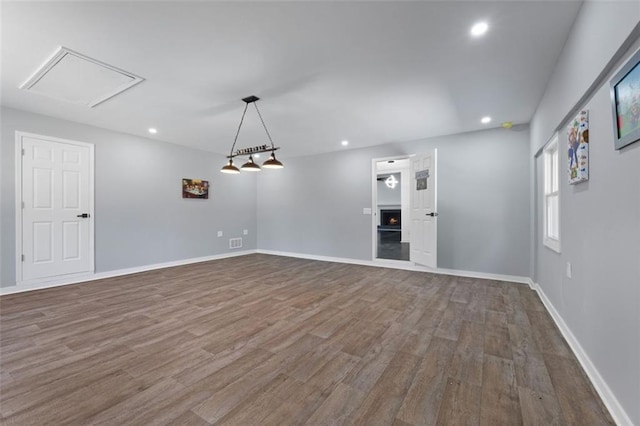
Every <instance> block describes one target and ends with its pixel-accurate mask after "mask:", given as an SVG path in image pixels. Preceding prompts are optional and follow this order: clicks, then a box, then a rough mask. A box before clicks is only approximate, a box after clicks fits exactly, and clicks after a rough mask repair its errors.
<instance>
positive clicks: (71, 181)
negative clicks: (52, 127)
mask: <svg viewBox="0 0 640 426" xmlns="http://www.w3.org/2000/svg"><path fill="white" fill-rule="evenodd" d="M18 149H19V150H20V151H18V152H19V154H21V158H20V160H21V161H20V165H19V166H20V169H21V180H20V182H21V188H20V194H19V202H20V204H21V207H22V208H21V209H20V210H19V211H20V213H21V214H20V217H19V221H20V223H21V226H20V229H19V232H20V235H19V238H18V246H19V248H21V250H22V253H21V254H19V259H18V263H19V265H20V266H21V267H20V268H19V269H18V272H19V274H18V280H19V281H34V280H43V279H50V278H52V277H58V276H61V275H69V274H81V273H91V272H93V264H94V261H93V225H92V221H93V217H92V213H93V164H92V163H93V161H92V160H93V146H92V145H89V144H83V143H81V142H71V141H63V140H60V139H56V138H48V137H41V136H36V135H26V134H18Z"/></svg>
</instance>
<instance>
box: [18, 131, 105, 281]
mask: <svg viewBox="0 0 640 426" xmlns="http://www.w3.org/2000/svg"><path fill="white" fill-rule="evenodd" d="M24 137H29V138H37V139H44V140H49V141H52V142H58V143H65V144H69V145H76V146H82V147H85V148H89V167H90V170H89V214H90V215H91V216H90V217H91V218H94V217H95V215H94V207H95V200H94V185H95V182H94V174H95V154H94V152H95V147H94V145H93V144H91V143H87V142H79V141H73V140H69V139H62V138H56V137H53V136H46V135H38V134H35V133H27V132H21V131H16V144H15V169H16V171H15V183H16V185H15V193H16V204H15V211H16V254H15V256H16V285H17V286H20V285H28V286H32V285H35V284H39V283H45V282H50V281H57V280H59V279H60V278H59V277H46V278H38V279H35V280H28V281H24V280H23V279H22V277H23V274H22V263H23V262H22V254H23V252H22V201H23V200H22V138H24ZM94 236H95V221H94V220H92V221H91V222H90V223H89V272H88V273H87V272H81V273H77V274H66V275H64V277H65V279H68V278H79V277H84V276H87V277H88V276H92V275H94V272H95V241H94V240H95V238H94Z"/></svg>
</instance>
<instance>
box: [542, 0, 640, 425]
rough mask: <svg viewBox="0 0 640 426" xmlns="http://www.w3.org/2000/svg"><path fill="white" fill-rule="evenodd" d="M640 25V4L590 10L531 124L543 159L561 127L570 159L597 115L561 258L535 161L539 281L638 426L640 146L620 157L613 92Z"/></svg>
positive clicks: (567, 201) (566, 210)
mask: <svg viewBox="0 0 640 426" xmlns="http://www.w3.org/2000/svg"><path fill="white" fill-rule="evenodd" d="M639 21H640V3H637V2H629V3H624V4H620V3H609V2H606V3H590V2H587V3H585V4H584V5H583V8H582V10H581V13H580V15H579V16H578V18H577V21H576V24H575V26H574V29H573V31H572V33H571V36H570V38H569V41H568V42H567V44H566V46H565V50H564V51H563V53H562V58H563V59H562V60H561V61H559V63H558V66H557V68H556V70H555V71H554V75H553V77H552V80H551V82H550V84H549V88H548V90H547V92H546V94H545V96H544V99H543V102H542V103H541V104H540V107H539V109H538V111H537V113H536V115H535V117H534V119H533V121H532V124H531V154H532V157H533V154H534V153H535V152H536V151H537V150H538V148H539V147H540V146H542V145H543V144H544V143H545V142H546V140H548V139H549V138H550V137H551V135H552V134H553V132H554V130H555V128H557V127H559V128H560V139H559V143H560V147H561V149H562V150H564V147H565V144H566V139H565V131H564V129H565V126H566V124H567V123H566V120H565V117H566V116H567V115H568V114H571V115H573V111H574V110H575V109H577V108H586V109H588V110H589V121H590V123H589V139H590V143H589V162H590V179H589V181H587V182H585V183H581V184H578V185H575V186H572V185H569V184H568V183H567V176H566V167H562V168H561V171H562V172H563V173H562V175H561V187H560V238H561V242H560V243H561V253H560V254H558V253H556V252H553V251H551V250H549V249H548V248H546V247H545V246H544V245H542V243H541V241H542V235H541V231H540V230H541V229H542V220H543V213H542V205H543V204H542V197H541V184H542V181H541V176H542V173H541V171H542V160H541V159H540V158H538V159H536V160H532V161H533V162H534V164H535V166H536V173H535V175H534V176H535V177H536V185H535V186H536V188H537V191H536V192H537V194H536V195H537V200H536V204H537V208H536V218H535V221H536V222H535V223H536V224H537V227H536V228H537V230H538V231H537V233H536V235H535V240H534V243H535V259H536V261H535V271H534V276H535V280H536V281H537V283H538V284H539V285H540V287H541V288H542V290H543V291H544V293H545V294H546V295H547V297H548V298H549V300H550V301H551V303H552V304H553V306H554V307H555V308H556V310H557V311H558V313H559V314H560V315H561V316H562V318H563V319H564V321H565V322H566V324H567V326H568V327H569V328H570V330H571V332H572V333H573V335H574V336H575V337H576V339H577V340H578V341H579V343H580V345H581V346H582V348H583V349H584V351H585V352H586V354H587V356H588V357H589V359H590V360H591V361H592V363H593V364H594V366H595V368H596V369H597V370H598V372H599V374H600V375H601V376H602V378H603V379H604V381H605V382H606V383H607V385H608V387H609V388H610V389H611V391H612V392H613V394H614V395H615V397H616V399H617V400H618V402H619V403H620V404H621V405H622V407H623V409H624V410H625V411H626V413H627V415H628V416H629V417H630V419H631V421H632V422H633V424H640V405H639V404H638V402H639V401H640V362H638V360H640V266H639V265H640V167H638V164H640V143H635V144H633V145H631V146H628V147H627V148H625V149H623V150H621V151H616V150H615V149H614V145H613V144H614V142H613V118H612V114H611V104H610V97H609V83H608V82H609V79H610V78H611V76H612V74H613V73H614V72H615V70H616V69H617V68H619V66H621V65H622V64H623V63H624V60H625V59H627V58H628V57H629V56H630V54H631V52H632V51H633V50H635V49H637V48H640V42H637V34H638V33H637V32H636V33H635V34H634V35H633V36H632V37H631V38H630V40H636V42H635V45H634V46H633V47H632V49H631V50H629V51H626V52H625V51H624V50H623V51H622V52H623V53H624V59H623V60H621V61H618V62H617V63H614V64H612V65H613V67H610V68H612V69H609V68H606V67H607V64H608V63H609V61H610V60H611V58H613V57H614V56H615V55H616V50H618V49H619V47H620V46H621V45H623V43H624V41H625V37H628V36H629V34H630V33H631V32H632V30H633V29H634V27H635V26H637V25H638V22H639ZM636 31H637V28H636ZM585 46H586V47H585ZM585 52H588V54H585ZM576 69H579V70H580V72H579V73H576V72H575V70H576ZM607 70H609V71H608V72H607ZM603 72H604V74H602V73H603ZM601 74H602V77H603V78H602V79H597V77H598V76H599V75H601ZM576 75H578V78H577V79H576V78H574V77H575V76H576ZM598 81H599V82H598ZM594 83H595V84H594ZM590 87H592V89H589V88H590ZM562 158H564V156H563V157H562ZM567 262H570V263H571V264H572V267H573V268H572V269H573V273H572V278H571V279H570V278H567V277H566V274H565V268H566V263H567Z"/></svg>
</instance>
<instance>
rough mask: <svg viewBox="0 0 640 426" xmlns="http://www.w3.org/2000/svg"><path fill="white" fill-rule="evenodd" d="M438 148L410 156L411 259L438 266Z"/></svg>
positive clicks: (426, 264) (422, 263) (425, 264)
mask: <svg viewBox="0 0 640 426" xmlns="http://www.w3.org/2000/svg"><path fill="white" fill-rule="evenodd" d="M436 176H437V174H436V150H435V149H434V150H432V151H431V152H428V153H426V154H419V155H416V156H414V157H411V175H410V178H411V251H410V260H411V262H415V263H418V264H420V265H424V266H428V267H430V268H433V269H435V268H436V267H437V263H438V261H437V252H438V227H437V223H438V219H437V216H438V213H437V212H438V210H437V186H436V185H437V179H436Z"/></svg>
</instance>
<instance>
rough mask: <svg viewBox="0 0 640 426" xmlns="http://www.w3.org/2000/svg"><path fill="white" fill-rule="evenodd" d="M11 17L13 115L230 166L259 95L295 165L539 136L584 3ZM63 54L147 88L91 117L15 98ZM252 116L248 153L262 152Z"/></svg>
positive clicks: (37, 6) (270, 6)
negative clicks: (402, 148) (472, 134)
mask: <svg viewBox="0 0 640 426" xmlns="http://www.w3.org/2000/svg"><path fill="white" fill-rule="evenodd" d="M1 6H2V10H1V12H2V22H1V23H2V33H1V35H2V58H1V59H2V70H1V71H2V75H1V78H2V92H1V93H2V97H1V102H2V105H4V106H9V107H13V108H18V109H22V110H27V111H33V112H37V113H41V114H45V115H49V116H53V117H59V118H62V119H67V120H72V121H77V122H81V123H87V124H91V125H94V126H99V127H104V128H108V129H113V130H116V131H120V132H125V133H131V134H135V135H140V136H144V137H151V138H153V139H158V140H164V141H168V142H173V143H177V144H183V145H187V146H191V147H196V148H200V149H204V150H209V151H213V152H217V153H223V154H226V153H228V151H229V149H230V146H231V143H232V141H233V136H234V134H235V131H236V129H237V126H238V122H239V121H240V116H241V114H242V109H243V108H244V103H243V102H242V101H241V100H240V99H241V98H243V97H246V96H248V95H257V96H259V97H261V98H262V100H261V101H259V103H258V106H259V107H260V110H261V112H262V115H263V117H264V119H265V122H266V124H267V126H268V128H269V131H270V132H271V134H272V136H273V138H274V141H275V142H276V145H279V146H281V147H282V150H281V151H280V156H281V157H285V158H286V157H290V156H297V155H305V154H315V153H321V152H328V151H335V150H341V149H345V148H344V147H342V146H341V144H340V142H341V141H342V140H344V139H346V140H349V142H350V144H349V148H353V147H356V148H359V147H364V146H371V145H378V144H383V143H388V142H399V141H406V140H415V139H420V138H425V137H430V136H436V135H444V134H452V133H460V132H466V131H473V130H478V129H482V128H486V127H495V126H499V125H500V123H501V122H502V121H513V122H514V123H527V122H529V121H530V120H531V117H532V116H533V113H534V111H535V108H536V106H537V104H538V102H539V100H540V98H541V96H542V94H543V91H544V89H545V86H546V82H547V80H548V78H549V76H550V73H551V71H552V69H553V66H554V64H555V62H556V60H557V58H558V55H559V52H560V50H561V48H562V46H563V44H564V42H565V39H566V37H567V35H568V33H569V30H570V27H571V25H572V23H573V20H574V18H575V16H576V14H577V13H578V10H579V8H580V2H577V1H570V2H560V1H534V2H527V1H512V2H507V1H499V2H485V1H471V2H461V1H446V2H445V1H442V2H392V1H388V2H224V3H223V2H137V1H134V2H82V3H81V2H78V3H73V2H55V1H52V2H44V3H34V2H3V3H2V5H1ZM479 20H486V21H487V22H488V23H489V24H490V29H489V32H488V33H487V34H486V36H484V37H482V38H479V39H474V38H472V37H470V35H469V29H470V27H471V25H472V24H473V23H475V22H477V21H479ZM59 46H65V47H67V48H69V49H72V50H75V51H77V52H79V53H82V54H85V55H88V56H90V57H92V58H95V59H97V60H99V61H103V62H106V63H107V64H110V65H112V66H115V67H118V68H121V69H123V70H125V71H128V72H131V73H133V74H136V75H139V76H141V77H143V78H145V79H146V80H145V81H144V82H143V83H141V84H138V85H137V86H135V87H133V88H132V89H130V90H128V91H126V92H124V93H122V94H120V95H117V96H116V97H114V98H112V99H110V100H108V101H106V102H104V103H102V104H100V105H98V106H97V107H95V108H87V107H85V106H80V105H75V104H72V103H67V102H64V101H61V100H56V99H52V98H48V97H45V96H42V95H38V94H35V93H29V92H26V91H24V90H20V89H18V86H20V85H21V84H22V83H23V82H24V81H25V80H27V78H29V76H31V74H32V73H33V72H34V71H35V70H36V69H37V68H38V67H39V66H40V65H42V63H44V62H45V61H46V60H47V58H48V57H49V56H50V55H52V54H53V53H54V52H55V51H56V49H57V48H58V47H59ZM585 53H588V49H587V50H586V51H585ZM247 114H248V115H247V118H246V119H245V126H243V129H242V132H241V134H240V138H239V142H238V147H245V146H254V145H262V144H264V143H267V140H266V136H265V135H264V132H263V130H262V129H261V128H260V127H259V119H258V117H257V116H256V114H255V111H254V110H249V111H248V113H247ZM485 115H490V116H491V117H493V121H492V123H490V124H489V125H488V126H487V125H483V124H481V123H480V119H481V118H482V117H483V116H485ZM149 127H156V128H157V129H158V134H157V135H155V136H152V135H149V134H148V132H147V129H148V128H149Z"/></svg>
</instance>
